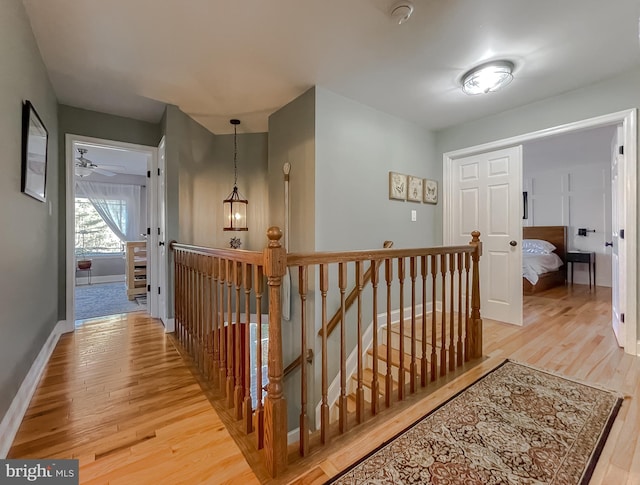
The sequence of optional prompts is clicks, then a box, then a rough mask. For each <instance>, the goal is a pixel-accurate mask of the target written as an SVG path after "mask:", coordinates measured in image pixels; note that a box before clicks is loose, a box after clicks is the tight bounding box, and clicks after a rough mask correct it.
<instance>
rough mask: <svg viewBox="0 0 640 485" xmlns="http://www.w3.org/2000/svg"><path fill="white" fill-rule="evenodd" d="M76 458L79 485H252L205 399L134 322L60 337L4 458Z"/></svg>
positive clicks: (166, 350)
mask: <svg viewBox="0 0 640 485" xmlns="http://www.w3.org/2000/svg"><path fill="white" fill-rule="evenodd" d="M49 457H55V458H77V459H79V460H80V480H81V483H83V484H99V483H109V484H132V483H135V484H146V483H155V484H165V483H171V484H177V483H185V484H195V483H211V484H218V483H233V484H236V483H242V484H244V483H247V484H250V483H259V482H258V480H257V479H256V478H255V475H254V474H253V472H252V471H251V468H250V467H249V465H248V464H247V462H246V461H245V460H244V458H243V455H242V453H241V451H240V450H239V448H238V447H237V446H236V444H235V442H234V441H233V439H232V438H231V436H230V435H229V433H228V432H227V430H226V428H225V427H224V425H223V424H222V422H221V420H220V418H219V417H218V415H217V413H216V412H215V411H214V410H213V408H212V406H211V404H210V403H209V401H208V399H207V397H206V396H205V394H204V393H203V391H202V389H201V388H200V386H199V384H198V382H197V381H196V379H195V378H194V377H193V375H192V374H191V372H190V371H189V368H188V367H187V366H186V365H185V363H184V362H183V360H182V358H181V356H180V354H179V353H178V352H177V351H176V349H175V348H174V347H173V345H172V343H171V340H170V339H169V338H168V337H167V336H166V335H165V334H164V329H163V328H162V325H161V324H160V323H159V322H158V321H156V320H153V319H151V318H150V317H148V316H147V315H146V314H144V313H130V314H127V315H119V316H114V317H107V318H105V319H103V320H101V321H99V322H96V323H92V324H88V325H84V326H82V327H81V328H78V329H77V330H76V331H75V333H73V334H66V335H64V336H62V338H61V339H60V342H59V343H58V345H57V347H56V349H55V351H54V353H53V355H52V357H51V360H50V361H49V364H48V366H47V369H46V370H45V372H44V375H43V377H42V379H41V381H40V384H39V386H38V389H37V391H36V393H35V395H34V397H33V399H32V401H31V405H30V406H29V409H28V411H27V413H26V415H25V418H24V420H23V422H22V425H21V426H20V429H19V431H18V434H17V436H16V439H15V440H14V443H13V447H12V448H11V450H10V452H9V458H49Z"/></svg>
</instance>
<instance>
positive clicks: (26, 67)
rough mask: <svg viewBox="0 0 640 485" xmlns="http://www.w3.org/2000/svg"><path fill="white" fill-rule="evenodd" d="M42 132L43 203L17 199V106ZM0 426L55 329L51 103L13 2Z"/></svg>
mask: <svg viewBox="0 0 640 485" xmlns="http://www.w3.org/2000/svg"><path fill="white" fill-rule="evenodd" d="M26 99H28V100H30V101H31V102H32V103H33V105H34V107H35V108H36V110H37V112H38V114H39V115H40V118H42V121H43V122H44V124H45V126H46V128H47V130H48V132H49V146H48V150H47V162H48V163H47V180H46V183H47V192H46V199H47V200H46V202H45V203H42V202H39V201H37V200H35V199H33V198H31V197H28V196H26V195H24V194H22V193H21V192H20V187H21V185H20V183H21V150H22V145H21V143H22V102H23V100H26ZM0 146H2V150H0V167H1V168H2V177H0V221H1V223H2V236H1V237H0V275H2V276H1V279H0V309H1V310H0V334H1V335H2V338H0V419H2V417H4V415H5V413H6V412H7V409H8V408H9V405H10V404H11V401H12V400H13V398H14V396H15V394H16V392H17V391H18V389H19V387H20V385H21V384H22V381H23V379H24V378H25V376H26V374H27V372H28V371H29V368H30V367H31V365H32V363H33V361H34V360H35V358H36V356H37V355H38V353H39V352H40V349H41V348H42V346H43V345H44V343H45V341H46V339H47V337H48V336H49V334H50V333H51V331H52V330H53V328H54V326H55V324H56V322H57V321H58V279H57V274H58V258H57V255H58V237H57V231H58V200H59V197H60V196H59V193H58V179H59V170H58V119H57V103H56V98H55V95H54V93H53V89H52V87H51V84H50V82H49V79H48V77H47V72H46V70H45V67H44V64H43V62H42V59H41V57H40V52H39V50H38V46H37V45H36V41H35V39H34V37H33V34H32V32H31V26H30V24H29V19H28V18H27V15H26V12H25V10H24V6H23V4H22V2H21V1H19V0H6V1H3V2H2V14H1V15H0Z"/></svg>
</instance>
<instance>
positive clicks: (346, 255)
mask: <svg viewBox="0 0 640 485" xmlns="http://www.w3.org/2000/svg"><path fill="white" fill-rule="evenodd" d="M474 251H475V249H474V248H473V247H472V246H469V245H464V246H440V247H432V248H409V249H371V250H366V251H339V252H330V251H326V252H317V253H289V254H287V266H289V267H291V266H311V265H316V264H330V263H351V262H354V261H371V260H384V259H393V258H410V257H418V256H436V255H437V256H439V255H441V254H458V253H469V254H472V253H473V252H474Z"/></svg>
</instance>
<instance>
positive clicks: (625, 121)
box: [443, 109, 638, 355]
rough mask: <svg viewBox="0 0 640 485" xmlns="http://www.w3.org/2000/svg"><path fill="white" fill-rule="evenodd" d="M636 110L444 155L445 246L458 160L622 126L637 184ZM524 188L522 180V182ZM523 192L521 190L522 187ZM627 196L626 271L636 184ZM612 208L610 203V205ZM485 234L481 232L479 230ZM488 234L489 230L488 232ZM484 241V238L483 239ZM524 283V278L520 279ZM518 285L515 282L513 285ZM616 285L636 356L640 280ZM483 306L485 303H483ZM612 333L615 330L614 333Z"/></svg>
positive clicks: (622, 275)
mask: <svg viewBox="0 0 640 485" xmlns="http://www.w3.org/2000/svg"><path fill="white" fill-rule="evenodd" d="M636 116H637V115H636V110H635V109H633V110H628V111H623V112H618V113H612V114H610V115H605V116H600V117H597V118H591V119H587V120H583V121H579V122H575V123H569V124H566V125H561V126H558V127H555V128H549V129H545V130H541V131H537V132H532V133H528V134H525V135H520V136H516V137H512V138H508V139H504V140H498V141H495V142H491V143H486V144H483V145H480V146H475V147H470V148H466V149H462V150H456V151H454V152H448V153H445V154H444V156H443V192H444V194H445V197H444V198H443V226H444V227H443V242H444V244H451V243H452V241H454V234H453V231H452V229H453V221H454V216H453V215H452V210H453V207H454V203H453V200H454V199H456V198H459V197H460V193H459V192H456V191H455V190H454V182H453V178H454V177H453V174H454V169H453V167H454V161H455V160H456V159H460V158H464V157H469V156H472V155H477V154H480V153H486V152H490V151H493V150H498V149H501V148H506V147H509V146H516V145H519V144H523V143H525V142H528V141H533V140H540V139H543V138H547V137H552V136H557V135H561V134H565V133H572V132H576V131H581V130H586V129H590V128H595V127H603V126H612V127H613V126H617V125H621V126H622V130H621V132H622V137H623V139H624V142H623V145H624V147H625V149H624V151H625V153H624V157H623V158H622V159H621V162H620V163H622V164H623V167H624V171H625V179H626V180H636V177H637V169H636V164H637V154H636V148H637V134H636V126H637V125H636ZM521 184H522V180H521ZM520 189H521V191H522V186H521V188H520ZM623 191H624V194H623V195H622V196H621V197H620V199H619V200H621V201H622V204H621V206H620V207H618V209H617V210H618V214H619V215H620V218H621V221H622V223H621V226H624V229H625V238H624V240H625V243H624V244H625V245H626V255H627V261H626V264H624V265H623V266H624V267H625V268H635V267H636V259H637V255H636V248H637V232H636V213H637V188H636V184H635V183H633V184H625V185H624V189H623ZM609 204H610V201H609ZM519 209H520V210H522V209H523V202H522V200H520V203H519ZM480 231H481V232H483V231H482V228H480ZM484 232H486V229H485V231H484ZM481 239H482V236H481ZM519 279H520V280H521V276H519ZM511 283H512V284H514V285H515V284H516V281H515V279H514V281H512V282H511ZM617 283H618V285H619V289H620V294H621V301H622V302H623V303H624V305H625V306H624V308H621V309H620V312H621V313H624V314H625V315H626V317H625V326H626V330H627V331H626V334H625V336H624V342H623V343H624V349H625V352H627V353H630V354H633V355H637V353H638V348H637V347H638V344H637V338H636V336H637V333H638V332H637V322H636V304H637V303H636V298H635V295H636V291H637V277H636V272H635V271H626V272H619V274H618V280H617ZM483 304H484V302H483ZM612 332H613V329H612Z"/></svg>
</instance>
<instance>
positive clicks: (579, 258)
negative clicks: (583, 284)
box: [567, 251, 596, 289]
mask: <svg viewBox="0 0 640 485" xmlns="http://www.w3.org/2000/svg"><path fill="white" fill-rule="evenodd" d="M569 263H571V284H573V265H574V264H575V263H586V264H588V265H589V289H591V267H593V286H594V287H595V286H596V253H592V252H589V251H567V269H568V265H569Z"/></svg>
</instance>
